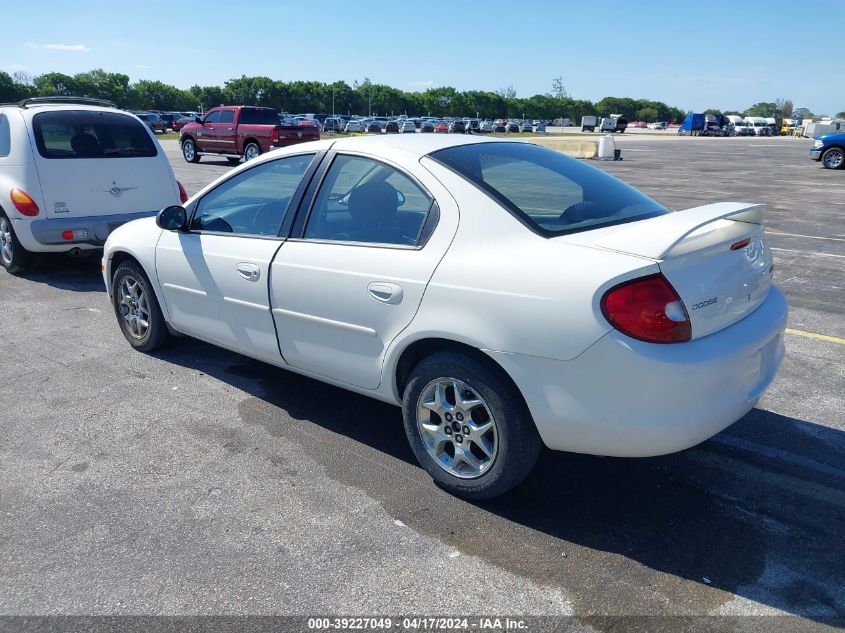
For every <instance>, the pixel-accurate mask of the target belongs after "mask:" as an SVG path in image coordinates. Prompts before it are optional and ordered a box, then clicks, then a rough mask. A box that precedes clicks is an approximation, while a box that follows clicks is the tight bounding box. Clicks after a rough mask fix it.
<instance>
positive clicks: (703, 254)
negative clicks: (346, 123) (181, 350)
mask: <svg viewBox="0 0 845 633" xmlns="http://www.w3.org/2000/svg"><path fill="white" fill-rule="evenodd" d="M496 142H498V143H508V145H509V146H515V145H522V144H521V143H519V142H510V141H501V140H499V139H480V138H478V137H464V136H460V135H455V136H453V135H448V136H446V135H422V134H418V135H414V136H409V137H399V136H394V137H367V138H355V139H351V138H350V139H343V140H337V141H331V140H322V141H317V142H313V143H308V144H303V145H297V146H295V147H291V148H286V149H282V150H277V151H274V152H270V153H268V154H265V155H263V156H262V157H260V158H259V159H257V160H256V161H252V162H250V163H249V164H248V165H242V166H240V167H239V168H236V169H235V170H233V171H232V172H229V173H227V174H226V175H224V176H222V177H221V178H220V179H218V180H216V181H215V182H213V183H211V184H210V185H208V186H207V187H206V188H205V189H203V190H202V191H200V192H199V193H198V194H196V195H195V196H194V197H193V198H192V199H191V200H190V201H189V202H188V204H187V205H186V207H187V210H188V213H189V215H190V213H191V211H192V209H193V208H194V206H195V205H196V204H197V203H198V201H200V200H202V198H203V196H205V195H207V194H208V193H209V192H212V191H213V190H214V189H215V188H216V187H218V186H220V185H221V184H223V183H225V182H227V181H228V180H229V179H230V178H232V177H234V176H235V175H237V174H240V173H243V172H244V171H245V170H247V169H252V168H254V167H255V166H256V165H260V164H262V163H264V162H267V161H274V160H276V159H279V158H281V157H286V156H293V155H296V154H302V153H303V152H328V153H329V154H328V155H329V156H331V155H332V153H336V154H338V155H351V156H369V157H372V158H373V159H375V160H377V161H380V162H382V163H386V164H387V165H389V166H393V167H395V168H397V169H399V170H401V172H403V173H405V174H407V175H409V176H410V177H411V178H412V179H413V180H414V181H415V182H417V183H419V184H420V185H421V186H422V187H423V188H425V190H427V191H428V192H429V193H430V194H431V196H432V197H433V198H434V200H436V202H437V205H438V207H439V219H438V220H437V224H436V227H435V228H434V230H433V232H432V233H431V236H430V238H429V239H428V241H427V242H426V243H425V244H424V246H423V247H416V248H414V247H404V246H397V247H385V246H375V245H371V244H367V243H348V242H334V241H326V240H309V239H307V238H305V237H291V238H287V239H283V238H281V237H280V238H278V239H268V238H260V239H256V238H250V237H244V236H238V235H232V234H225V235H220V234H213V233H202V232H200V233H193V232H187V233H185V232H179V231H168V230H163V229H161V228H159V226H157V224H156V220H155V219H154V218H149V219H144V220H139V221H137V222H134V223H132V224H129V225H126V226H124V227H121V228H119V229H117V230H116V231H115V232H114V233H113V234H112V235H111V237H110V238H109V240H108V243H107V244H106V249H105V253H104V257H103V270H104V279H105V282H106V286H107V287H108V288H109V293H110V295H111V294H112V287H111V286H112V282H111V280H112V272H113V270H114V269H115V258H117V259H119V260H121V261H124V260H126V258H133V259H135V260H136V261H137V262H138V263H139V264H140V266H141V267H142V268H143V270H144V271H145V272H146V275H147V276H148V277H149V279H150V282H151V285H152V288H153V289H154V292H155V294H156V296H157V297H158V298H159V302H160V304H161V309H162V312H163V315H164V318H165V319H166V321H167V323H168V325H169V327H170V328H172V329H173V330H175V331H177V332H180V333H183V334H187V335H190V336H193V337H196V338H199V339H202V340H205V341H208V342H210V343H213V344H215V345H219V346H222V347H225V348H228V349H231V350H235V351H237V352H240V353H243V354H246V355H248V356H252V357H254V358H257V359H260V360H262V361H265V362H267V363H271V364H273V365H276V366H278V367H283V368H285V369H289V370H291V371H294V372H296V373H300V374H304V375H306V376H310V377H313V378H316V379H319V380H322V381H325V382H327V383H330V384H333V385H337V386H340V387H343V388H346V389H349V390H352V391H355V392H358V393H362V394H366V395H368V396H372V397H374V398H377V399H380V400H383V401H386V402H389V403H393V404H400V403H401V402H402V397H403V396H402V391H403V383H402V375H403V374H402V372H403V367H404V365H403V358H405V357H406V356H405V355H406V354H407V353H409V350H411V349H416V348H417V347H419V346H420V345H422V344H423V343H425V344H428V343H430V342H432V341H446V342H449V343H450V344H454V345H457V346H462V347H463V348H472V349H473V350H475V351H477V352H478V353H480V354H483V355H485V356H486V357H487V358H488V359H491V360H492V361H494V362H495V364H496V365H497V366H498V367H499V368H501V369H502V370H504V372H506V373H507V375H508V376H509V377H510V379H511V380H512V381H513V383H514V384H515V385H516V387H517V388H518V389H519V392H520V393H521V395H522V396H523V397H524V399H525V402H526V403H527V406H528V409H529V410H530V413H531V417H532V419H533V423H534V424H535V425H536V428H537V431H538V432H539V435H540V437H541V438H542V441H543V442H544V443H545V444H546V445H547V446H548V447H550V448H552V449H555V450H563V451H574V452H579V453H590V454H597V455H612V456H625V457H639V456H651V455H660V454H665V453H670V452H673V451H679V450H682V449H685V448H688V447H690V446H693V445H695V444H697V443H699V442H701V441H703V440H705V439H707V438H709V437H710V436H712V435H714V434H716V433H718V432H719V431H721V430H722V429H724V428H725V427H727V426H728V425H730V424H732V423H733V422H735V421H737V420H738V419H739V418H741V417H742V416H743V415H745V413H747V412H748V411H749V410H750V409H751V408H752V407H753V406H754V405H755V403H756V402H757V400H758V398H759V397H760V395H761V393H762V392H763V391H764V390H765V388H766V387H767V386H768V385H769V383H770V382H771V380H772V379H773V378H774V376H775V373H776V371H777V369H778V366H779V364H780V362H781V359H782V357H783V353H784V348H783V331H784V328H785V323H786V302H785V300H784V297H783V295H782V294H781V293H780V292H779V291H778V290H777V289H776V288H775V287H774V286H773V285H771V261H772V260H771V253H770V251H769V249H768V247H767V246H766V243H765V238H764V235H763V226H762V209H761V208H760V207H759V206H756V205H748V204H743V203H720V204H713V205H707V206H704V207H699V208H695V209H690V210H687V211H682V212H676V213H668V214H666V215H661V216H658V217H654V218H651V219H646V220H642V221H636V222H630V223H624V224H618V225H614V226H607V227H604V228H596V229H593V230H585V231H581V232H575V233H570V234H565V235H561V236H559V237H553V238H549V237H544V236H541V235H538V234H537V233H535V232H534V231H532V230H529V229H528V228H526V226H525V225H524V224H523V222H521V221H520V220H519V219H518V218H517V217H515V216H514V215H513V214H511V213H509V212H507V211H506V210H505V208H504V207H503V206H502V205H501V204H500V203H499V202H497V201H496V200H495V199H494V198H493V197H491V196H490V195H488V194H486V193H485V192H484V191H482V190H481V189H480V188H478V187H476V186H474V185H473V184H471V183H470V182H469V181H468V180H467V179H466V178H464V177H463V176H461V175H459V174H458V173H457V172H456V171H453V170H452V169H450V168H449V167H447V166H445V165H444V164H443V163H441V162H439V161H438V160H435V159H433V158H432V157H431V156H430V154H431V153H432V152H435V151H437V150H441V149H444V148H454V147H458V146H464V145H471V144H480V143H496ZM326 160H328V159H326ZM567 160H568V159H567ZM573 162H575V161H573ZM589 169H593V168H589ZM294 222H295V220H294ZM303 235H304V234H303ZM737 243H740V244H747V246H744V248H745V250H740V251H739V252H735V251H734V250H733V249H731V245H732V244H734V245H736V244H737ZM185 249H188V250H187V251H186V250H185ZM188 251H189V252H188ZM186 252H187V254H186ZM242 265H248V266H249V268H250V270H251V271H253V272H254V274H255V279H257V280H260V281H259V283H255V280H247V279H245V278H244V276H243V273H242V271H240V270H239V269H238V267H240V266H242ZM198 271H199V272H198ZM239 272H240V274H239ZM656 274H662V275H664V276H665V278H667V279H668V280H669V281H670V282H671V284H672V285H673V286H674V287H675V288H676V289H677V292H678V294H679V296H680V297H681V299H682V301H683V303H684V304H685V306H686V308H685V310H687V311H688V313H689V315H690V317H689V319H690V321H691V324H692V325H691V327H692V340H689V341H687V342H682V343H676V344H656V343H649V342H644V341H642V340H637V339H634V338H632V337H630V336H628V335H626V334H623V333H622V332H621V331H619V330H617V329H615V328H614V326H613V325H611V323H610V322H609V321H608V319H607V318H606V317H605V316H604V314H603V311H602V307H601V301H602V296H603V295H604V294H605V293H607V292H609V291H610V289H612V288H614V287H615V286H617V284H620V283H623V282H626V281H629V280H632V279H638V278H641V277H643V276H649V275H656ZM203 279H204V281H202V280H203ZM212 280H213V281H212ZM714 297H715V299H714Z"/></svg>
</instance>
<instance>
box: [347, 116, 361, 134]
mask: <svg viewBox="0 0 845 633" xmlns="http://www.w3.org/2000/svg"><path fill="white" fill-rule="evenodd" d="M345 130H346V132H363V131H364V124H363V123H362V122H361V121H360V120H359V119H350V120H349V121H347V122H346V128H345Z"/></svg>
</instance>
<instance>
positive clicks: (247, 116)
mask: <svg viewBox="0 0 845 633" xmlns="http://www.w3.org/2000/svg"><path fill="white" fill-rule="evenodd" d="M238 123H242V124H243V123H246V124H250V125H278V124H279V115H278V114H277V113H276V111H275V110H271V109H269V108H267V109H258V108H244V109H242V110H241V117H240V119H238Z"/></svg>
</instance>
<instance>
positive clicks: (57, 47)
mask: <svg viewBox="0 0 845 633" xmlns="http://www.w3.org/2000/svg"><path fill="white" fill-rule="evenodd" d="M26 45H27V46H29V47H30V48H46V49H49V50H51V51H71V52H74V53H90V52H91V49H90V48H88V47H87V46H85V44H33V43H32V42H27V43H26Z"/></svg>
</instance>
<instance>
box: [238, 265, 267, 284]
mask: <svg viewBox="0 0 845 633" xmlns="http://www.w3.org/2000/svg"><path fill="white" fill-rule="evenodd" d="M235 269H236V270H237V271H238V274H239V275H240V276H241V277H243V278H244V279H246V280H247V281H258V278H259V277H260V276H261V269H260V268H259V267H258V266H256V265H255V264H248V263H246V262H241V263H240V264H238V265H237V266H236V267H235Z"/></svg>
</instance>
